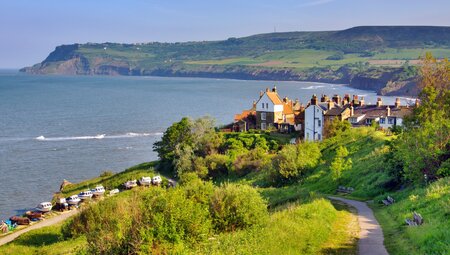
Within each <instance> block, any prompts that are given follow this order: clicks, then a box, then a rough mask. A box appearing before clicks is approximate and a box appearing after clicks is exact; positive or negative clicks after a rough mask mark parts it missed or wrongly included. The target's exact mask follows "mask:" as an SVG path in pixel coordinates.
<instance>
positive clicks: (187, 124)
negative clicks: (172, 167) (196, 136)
mask: <svg viewBox="0 0 450 255" xmlns="http://www.w3.org/2000/svg"><path fill="white" fill-rule="evenodd" d="M191 125H192V120H191V119H189V118H182V119H181V121H179V122H176V123H174V124H172V126H170V127H169V128H167V130H166V132H164V135H163V137H162V138H161V141H158V142H156V143H154V144H153V150H154V151H156V152H157V153H158V157H159V158H160V159H161V160H162V161H168V162H170V163H172V160H173V159H174V156H175V154H174V153H175V149H176V146H177V145H178V144H187V145H190V146H191V145H192V137H191V132H190V130H191Z"/></svg>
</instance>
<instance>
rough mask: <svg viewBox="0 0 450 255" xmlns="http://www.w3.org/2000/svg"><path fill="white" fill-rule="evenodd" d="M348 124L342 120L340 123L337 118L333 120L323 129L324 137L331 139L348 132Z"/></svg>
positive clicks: (349, 125) (349, 126)
mask: <svg viewBox="0 0 450 255" xmlns="http://www.w3.org/2000/svg"><path fill="white" fill-rule="evenodd" d="M351 127H352V126H351V124H350V122H348V121H346V120H344V121H341V120H340V119H339V118H337V117H336V118H334V119H333V121H332V122H331V123H328V124H327V126H326V127H325V131H326V133H325V137H327V138H331V137H334V136H337V135H339V134H341V133H342V132H345V131H346V130H349V129H350V128H351Z"/></svg>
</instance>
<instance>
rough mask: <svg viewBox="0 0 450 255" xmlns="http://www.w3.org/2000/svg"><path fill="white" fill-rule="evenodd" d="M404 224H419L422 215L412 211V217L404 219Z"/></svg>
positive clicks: (421, 221)
mask: <svg viewBox="0 0 450 255" xmlns="http://www.w3.org/2000/svg"><path fill="white" fill-rule="evenodd" d="M405 222H406V224H407V225H409V226H420V225H422V224H423V218H422V215H420V214H418V213H416V212H413V218H412V219H406V220H405Z"/></svg>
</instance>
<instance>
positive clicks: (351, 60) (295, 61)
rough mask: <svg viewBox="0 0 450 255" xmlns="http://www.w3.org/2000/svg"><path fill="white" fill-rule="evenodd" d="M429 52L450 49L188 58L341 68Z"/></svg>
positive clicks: (391, 62) (444, 53)
mask: <svg viewBox="0 0 450 255" xmlns="http://www.w3.org/2000/svg"><path fill="white" fill-rule="evenodd" d="M426 52H431V53H433V55H434V56H435V57H437V58H445V57H449V56H450V49H420V48H417V49H392V48H387V49H384V50H382V51H380V52H375V53H374V55H373V56H371V57H363V56H361V54H343V55H342V59H338V60H329V59H327V58H330V57H332V56H333V55H336V54H338V53H339V52H338V51H330V50H328V51H325V50H313V49H301V50H285V51H274V52H269V53H265V54H263V55H260V56H255V57H239V58H224V59H216V60H200V61H187V62H185V63H186V64H190V65H247V66H261V67H274V68H292V69H308V68H313V67H327V66H329V67H332V68H333V69H337V68H339V67H341V66H343V65H345V64H356V63H358V62H362V63H366V62H368V63H369V64H370V65H373V66H395V67H398V66H401V65H403V64H404V63H405V62H406V60H411V61H409V63H410V64H411V65H415V64H418V62H417V59H418V58H419V57H421V56H423V55H424V54H425V53H426Z"/></svg>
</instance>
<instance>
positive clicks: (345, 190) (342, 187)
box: [336, 186, 355, 194]
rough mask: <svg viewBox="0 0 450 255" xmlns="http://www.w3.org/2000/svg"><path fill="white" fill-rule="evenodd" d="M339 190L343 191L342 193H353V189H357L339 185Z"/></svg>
mask: <svg viewBox="0 0 450 255" xmlns="http://www.w3.org/2000/svg"><path fill="white" fill-rule="evenodd" d="M336 191H337V192H341V193H348V194H350V193H352V192H353V191H355V189H354V188H352V187H344V186H339V187H338V188H337V190H336Z"/></svg>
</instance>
